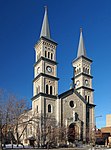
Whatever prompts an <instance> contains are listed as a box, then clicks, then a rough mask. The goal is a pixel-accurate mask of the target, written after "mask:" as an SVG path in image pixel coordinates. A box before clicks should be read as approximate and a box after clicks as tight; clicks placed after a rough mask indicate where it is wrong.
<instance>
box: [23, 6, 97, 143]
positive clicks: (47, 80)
mask: <svg viewBox="0 0 111 150" xmlns="http://www.w3.org/2000/svg"><path fill="white" fill-rule="evenodd" d="M56 48H57V43H56V42H55V41H54V40H52V38H51V36H50V28H49V23H48V14H47V8H45V14H44V19H43V24H42V29H41V34H40V38H39V40H38V42H37V43H36V44H35V57H36V60H35V64H34V79H33V97H32V109H31V110H30V111H29V112H30V116H33V117H34V116H39V118H45V117H50V119H51V118H53V119H54V120H55V123H54V124H55V126H56V127H58V128H59V127H66V128H67V129H69V128H75V129H76V131H75V132H77V136H76V139H77V140H81V141H86V140H87V138H90V137H92V135H90V133H91V132H92V131H93V129H94V126H95V122H94V107H95V105H94V102H93V91H94V90H93V88H92V78H93V77H92V75H91V63H92V60H91V59H89V58H88V57H87V55H86V50H85V46H84V41H83V35H82V29H81V30H80V39H79V46H78V53H77V57H76V58H75V59H74V60H73V62H72V66H73V68H74V76H73V78H72V82H73V84H72V86H71V88H70V89H69V90H67V91H65V92H64V93H62V94H60V95H58V80H59V78H58V77H57V60H56ZM29 118H31V117H29ZM43 122H44V123H43ZM32 124H33V126H31V125H30V129H31V133H29V134H28V133H27V138H30V137H36V134H37V133H36V132H37V131H36V129H35V128H34V124H36V122H34V123H32ZM37 124H38V125H37V126H38V127H39V129H40V132H41V131H42V129H43V131H42V132H44V128H46V126H45V124H46V121H45V120H44V121H43V120H41V119H40V120H39V121H38V122H37ZM49 124H50V123H49ZM36 128H37V127H36ZM74 135H75V134H74ZM74 135H73V134H72V135H71V136H74ZM22 138H23V139H24V138H26V135H24V137H22ZM39 140H41V136H40V137H39ZM67 140H69V142H70V138H69V139H68V137H67Z"/></svg>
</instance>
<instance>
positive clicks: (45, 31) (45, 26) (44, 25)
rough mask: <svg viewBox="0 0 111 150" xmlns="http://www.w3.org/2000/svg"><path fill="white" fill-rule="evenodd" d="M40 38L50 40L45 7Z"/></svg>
mask: <svg viewBox="0 0 111 150" xmlns="http://www.w3.org/2000/svg"><path fill="white" fill-rule="evenodd" d="M42 36H43V37H46V38H48V39H50V28H49V22H48V14H47V6H45V14H44V19H43V23H42V29H41V34H40V37H42Z"/></svg>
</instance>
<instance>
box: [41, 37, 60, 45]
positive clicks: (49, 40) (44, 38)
mask: <svg viewBox="0 0 111 150" xmlns="http://www.w3.org/2000/svg"><path fill="white" fill-rule="evenodd" d="M41 39H42V40H46V41H47V42H51V43H53V44H54V45H58V44H57V42H55V41H54V40H52V39H48V38H46V37H44V36H42V37H41V38H40V40H41Z"/></svg>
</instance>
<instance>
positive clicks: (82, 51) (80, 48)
mask: <svg viewBox="0 0 111 150" xmlns="http://www.w3.org/2000/svg"><path fill="white" fill-rule="evenodd" d="M80 56H85V57H86V49H85V46H84V40H83V35H82V28H80V38H79V46H78V53H77V58H78V57H80Z"/></svg>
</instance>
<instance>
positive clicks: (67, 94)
mask: <svg viewBox="0 0 111 150" xmlns="http://www.w3.org/2000/svg"><path fill="white" fill-rule="evenodd" d="M73 93H75V94H76V95H77V96H78V97H79V98H80V99H81V100H82V101H83V102H84V103H85V104H87V103H88V102H86V100H85V99H84V98H83V97H82V96H81V95H80V94H79V93H78V92H77V90H76V89H73V88H72V89H70V90H68V91H66V92H64V93H61V94H60V95H58V98H62V99H63V98H65V97H67V96H69V95H72V94H73Z"/></svg>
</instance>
